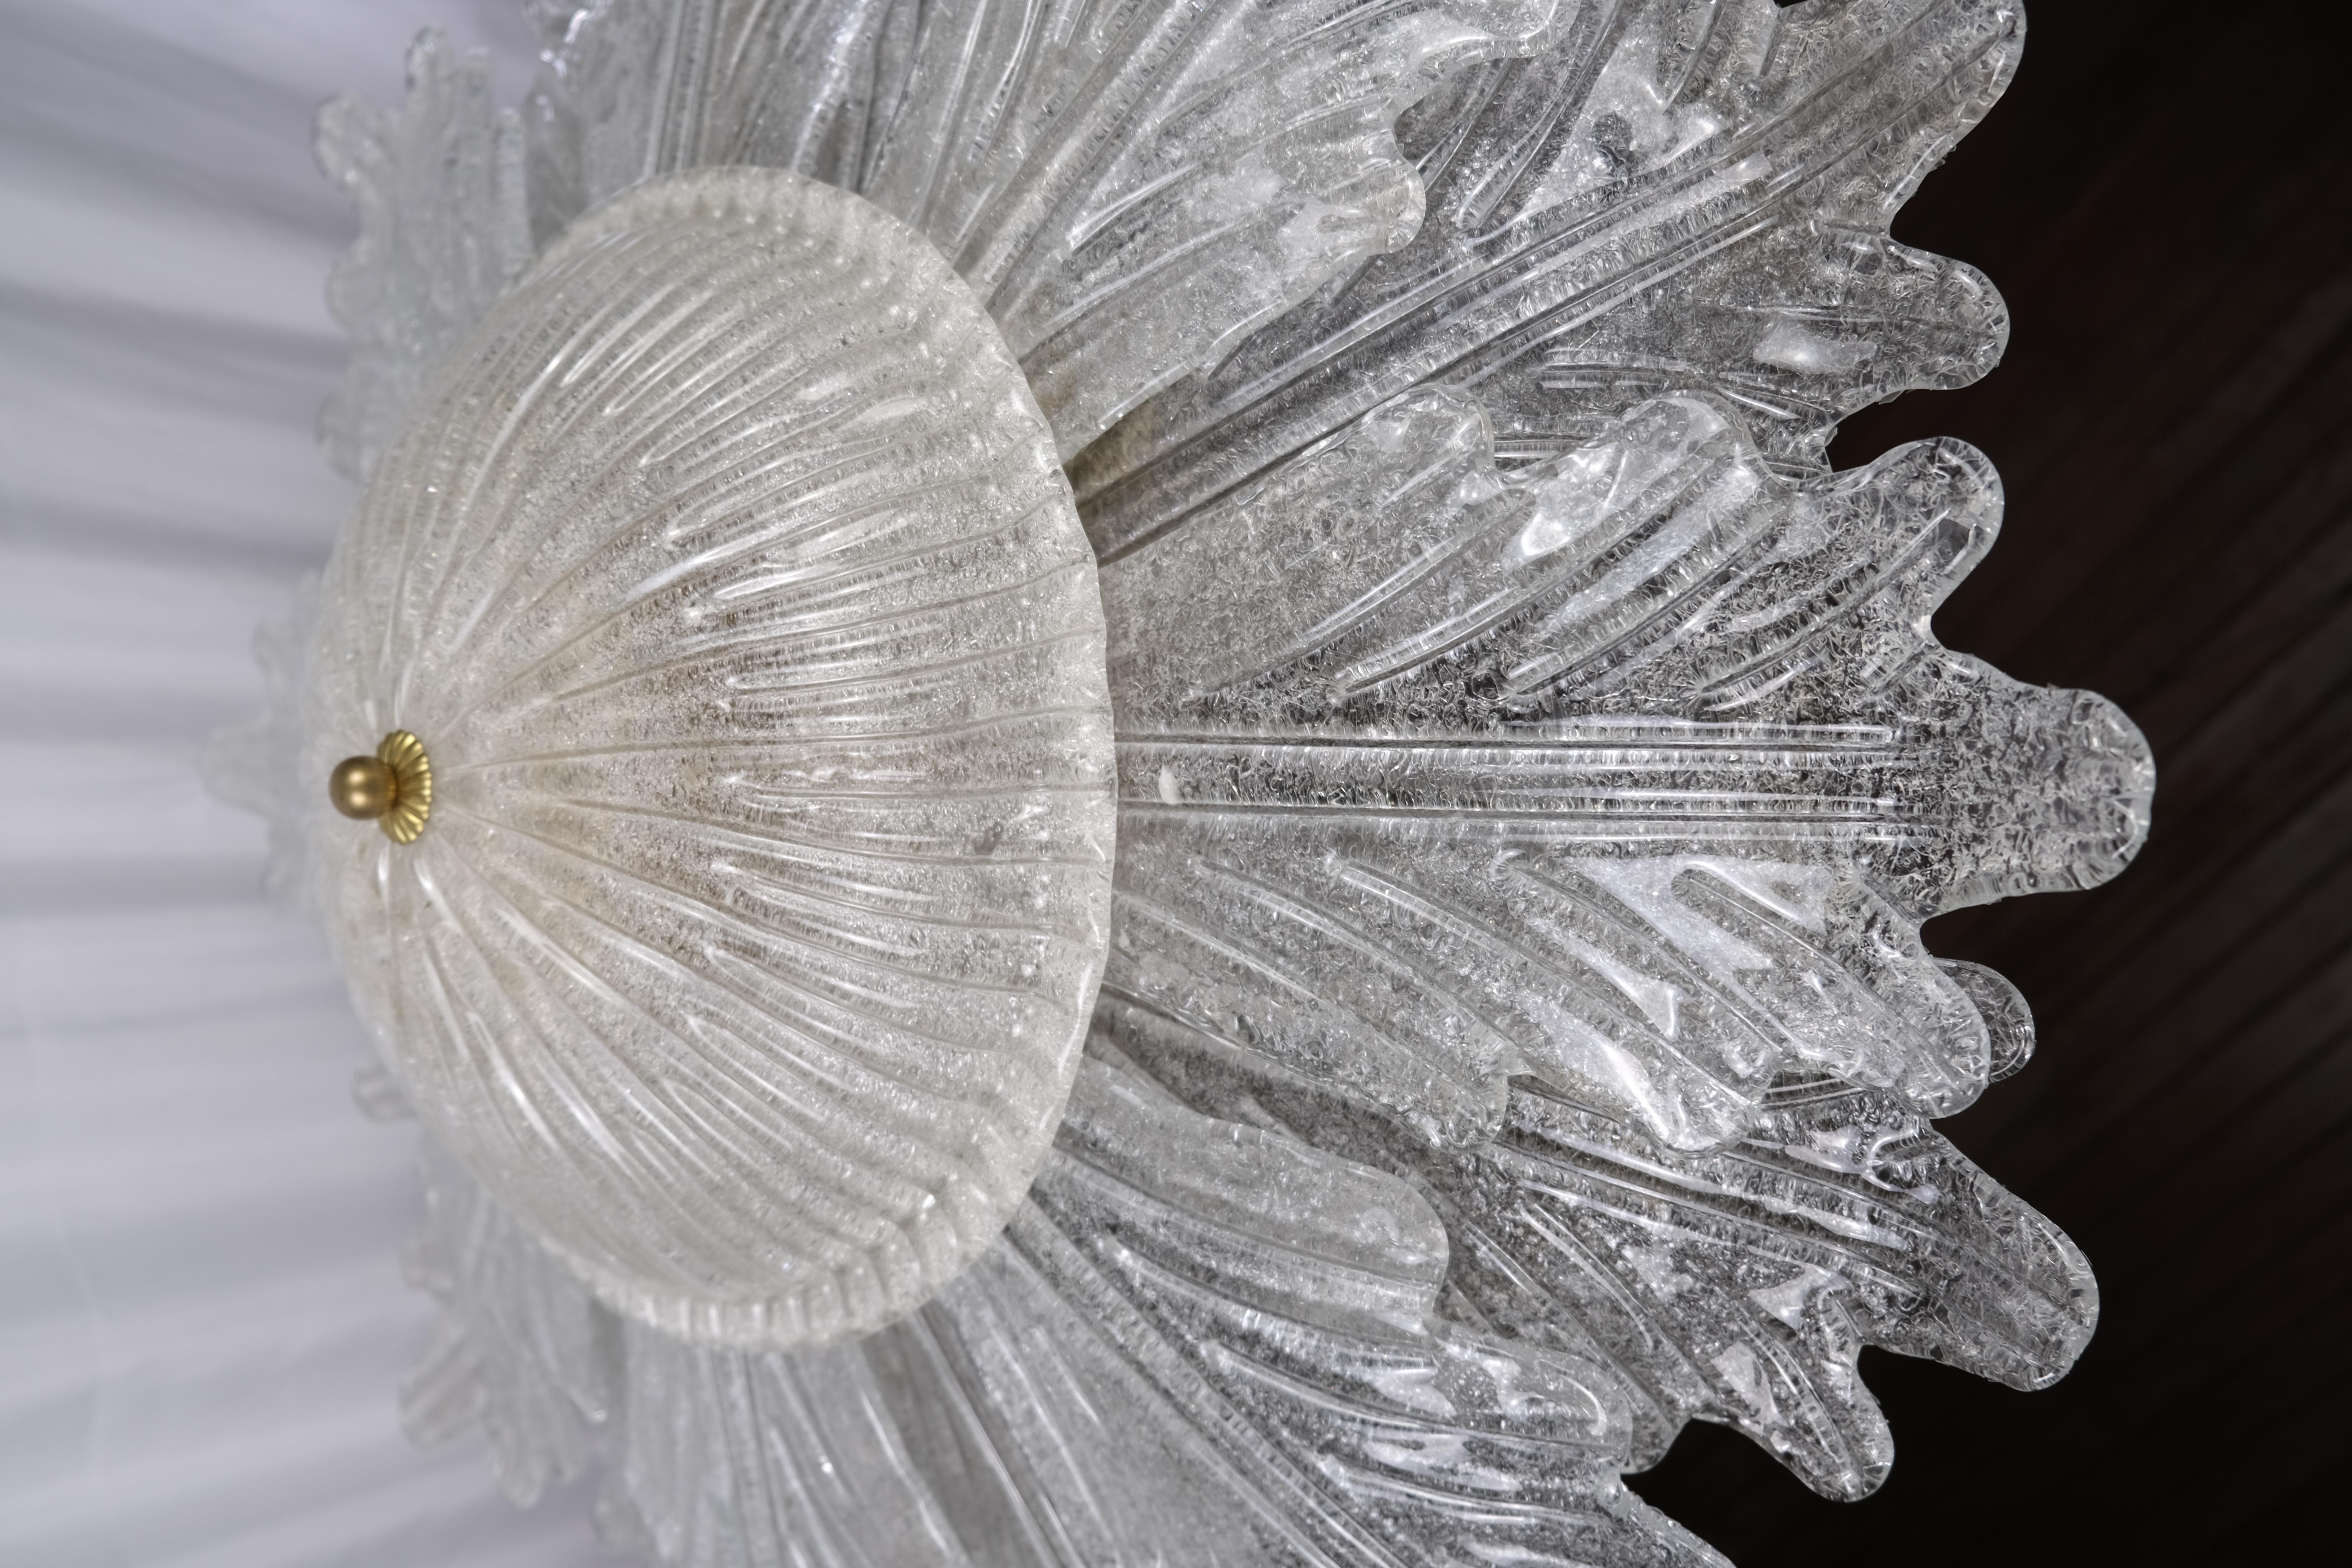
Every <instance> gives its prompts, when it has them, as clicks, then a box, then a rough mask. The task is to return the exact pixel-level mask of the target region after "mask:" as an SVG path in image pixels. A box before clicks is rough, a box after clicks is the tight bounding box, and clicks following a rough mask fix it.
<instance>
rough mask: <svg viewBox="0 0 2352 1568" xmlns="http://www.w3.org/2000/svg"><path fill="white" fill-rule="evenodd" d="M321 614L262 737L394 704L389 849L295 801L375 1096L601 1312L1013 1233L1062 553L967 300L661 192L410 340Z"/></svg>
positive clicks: (1079, 837) (1073, 722)
mask: <svg viewBox="0 0 2352 1568" xmlns="http://www.w3.org/2000/svg"><path fill="white" fill-rule="evenodd" d="M441 374H442V390H441V391H440V392H439V394H438V395H437V400H436V402H435V403H434V404H433V405H431V406H430V407H429V408H428V409H426V410H425V411H423V412H422V414H421V415H420V416H419V417H418V419H417V420H416V422H415V425H414V426H413V428H412V429H411V430H410V431H409V433H408V434H407V435H406V436H405V437H404V438H403V439H402V440H400V441H399V442H397V443H396V444H395V445H394V447H393V448H392V449H391V451H390V452H389V453H387V454H386V456H385V457H384V458H383V461H382V462H381V463H379V464H378V465H377V467H376V468H375V472H374V474H373V479H372V480H371V482H370V484H369V486H368V489H367V491H366V493H365V494H364V496H363V497H362V500H361V504H360V509H359V512H358V515H357V516H356V517H355V518H354V519H353V520H352V524H351V526H350V527H349V528H348V529H347V530H346V531H345V532H344V534H343V536H342V539H341V542H340V543H339V545H338V548H337V550H336V552H335V555H334V558H333V560H332V562H331V563H330V565H329V567H328V570H327V574H326V579H325V582H324V584H323V586H322V591H321V595H320V609H319V616H318V623H317V626H318V630H317V633H316V640H315V642H314V645H313V647H312V650H311V655H310V712H309V714H308V718H307V725H306V747H307V752H306V755H305V757H304V766H305V768H306V770H307V771H309V772H310V773H317V774H318V775H319V776H320V777H321V778H323V777H325V770H326V769H327V768H328V767H329V766H331V763H332V762H333V759H334V757H335V756H337V755H340V754H341V753H342V752H348V751H351V750H353V749H356V748H358V747H361V746H362V745H364V743H365V742H368V741H369V740H370V739H371V738H372V737H373V736H375V735H376V734H378V733H380V732H381V731H384V730H387V729H390V728H394V727H399V728H404V729H407V730H409V731H413V732H414V733H415V734H416V735H417V736H418V737H419V738H420V739H421V740H422V741H423V742H424V743H425V748H426V750H427V752H428V753H429V755H430V756H431V758H432V763H433V770H434V786H435V793H434V800H433V806H432V815H431V816H430V817H429V819H428V820H427V822H426V824H425V830H424V833H423V835H422V836H421V837H420V838H419V839H418V841H417V842H416V843H415V844H414V845H412V846H394V845H389V844H386V843H384V842H383V839H382V837H381V836H379V835H376V834H373V833H371V832H366V831H363V830H362V831H354V827H355V826H356V825H354V824H352V823H349V822H345V821H342V820H341V819H340V818H338V817H336V816H333V815H331V813H329V812H328V811H327V810H326V809H325V807H324V805H323V804H321V805H320V806H318V807H316V808H314V809H313V811H312V816H311V827H310V856H311V863H312V865H313V867H314V868H315V871H316V873H317V875H318V877H319V878H320V895H321V901H322V904H323V906H324V908H325V910H326V912H327V916H328V925H329V930H330V931H331V935H332V936H333V938H334V941H335V947H336V951H337V952H338V954H339V955H340V957H341V961H342V963H343V967H344V970H345V972H346V973H348V974H349V975H350V976H351V979H352V987H353V994H354V995H355V996H356V998H357V1000H358V1002H359V1005H360V1010H361V1013H362V1016H364V1017H365V1018H366V1019H367V1021H368V1022H369V1023H370V1024H371V1025H373V1026H374V1028H375V1030H376V1033H377V1036H378V1037H379V1038H380V1039H381V1040H382V1042H383V1047H384V1053H385V1058H386V1060H387V1063H388V1065H389V1066H390V1068H392V1071H393V1074H394V1079H395V1080H396V1081H397V1083H398V1085H399V1086H400V1087H401V1089H404V1091H405V1092H406V1094H407V1097H408V1099H409V1100H410V1102H411V1103H412V1104H413V1105H415V1107H416V1108H417V1109H418V1110H420V1111H422V1112H423V1113H424V1114H425V1117H426V1118H427V1120H428V1121H430V1122H431V1124H432V1126H433V1127H434V1129H435V1131H436V1133H437V1134H438V1135H439V1136H440V1137H441V1138H443V1139H444V1140H446V1142H447V1143H448V1144H449V1146H450V1147H451V1148H452V1149H453V1150H454V1151H456V1152H457V1153H458V1155H459V1156H460V1157H461V1158H462V1159H463V1160H464V1161H465V1162H466V1163H467V1165H468V1166H469V1168H471V1169H473V1170H475V1171H477V1172H478V1173H480V1174H481V1176H482V1178H483V1180H485V1181H486V1182H488V1184H489V1185H490V1187H491V1188H492V1190H493V1191H494V1192H496V1193H497V1194H498V1195H499V1199H500V1201H501V1202H503V1203H505V1204H507V1205H509V1206H510V1207H511V1208H512V1209H513V1210H514V1212H515V1213H516V1214H517V1215H520V1216H521V1217H522V1218H523V1219H524V1220H525V1221H526V1222H527V1223H528V1224H530V1226H532V1228H533V1229H534V1230H535V1232H536V1233H537V1234H538V1235H539V1236H540V1237H542V1238H543V1239H544V1240H545V1241H546V1243H547V1244H548V1245H550V1246H551V1247H554V1248H556V1249H557V1250H558V1251H560V1252H561V1253H562V1255H563V1256H564V1257H565V1258H566V1259H567V1260H568V1261H569V1262H570V1263H571V1265H572V1267H573V1268H575V1269H576V1270H577V1271H578V1272H579V1273H580V1275H581V1276H582V1278H583V1279H585V1280H587V1281H588V1282H589V1283H590V1285H591V1286H592V1287H593V1289H594V1290H595V1292H596V1294H597V1296H598V1298H599V1299H600V1300H604V1301H605V1302H606V1303H608V1304H609V1305H611V1306H612V1307H613V1308H614V1309H615V1310H619V1311H621V1312H624V1313H625V1314H627V1315H629V1316H631V1317H633V1318H636V1319H639V1320H642V1321H646V1322H651V1323H657V1324H661V1325H663V1326H665V1327H667V1328H670V1329H672V1330H675V1331H680V1332H690V1333H694V1334H698V1335H701V1336H704V1337H709V1338H713V1339H719V1340H725V1341H730V1342H731V1341H740V1342H753V1343H781V1344H790V1343H796V1342H802V1341H806V1340H817V1339H824V1338H829V1337H833V1336H835V1335H839V1334H842V1333H845V1332H850V1331H859V1330H864V1329H869V1328H872V1327H875V1326H876V1325H877V1324H878V1323H880V1322H882V1321H887V1319H889V1318H890V1317H893V1316H895V1315H897V1314H898V1313H900V1312H903V1311H905V1310H908V1309H909V1308H911V1307H912V1306H914V1305H915V1304H916V1303H917V1302H918V1301H919V1300H922V1299H923V1298H924V1297H925V1296H927V1295H928V1294H929V1293H930V1292H931V1291H932V1290H933V1289H937V1288H938V1286H939V1285H940V1284H941V1283H944V1282H945V1281H946V1280H947V1279H950V1278H951V1277H952V1276H953V1275H954V1274H955V1273H956V1271H957V1270H958V1269H960V1268H961V1267H962V1266H963V1265H964V1264H965V1263H966V1262H967V1261H968V1260H969V1259H970V1258H971V1256H972V1255H973V1254H974V1253H975V1252H977V1251H978V1250H979V1249H980V1248H982V1247H985V1246H986V1245H988V1243H989V1242H990V1241H991V1240H992V1239H993V1238H994V1237H995V1234H996V1232H997V1231H998V1229H999V1228H1000V1227H1002V1226H1003V1223H1004V1217H1005V1215H1006V1213H1007V1212H1008V1211H1009V1209H1010V1208H1011V1206H1012V1205H1013V1204H1014V1203H1016V1202H1017V1201H1018V1200H1019V1199H1020V1197H1021V1194H1023V1192H1024V1190H1025V1189H1026V1188H1027V1186H1028V1184H1029V1178H1030V1176H1031V1175H1032V1174H1033V1173H1034V1171H1035V1169H1036V1165H1037V1163H1038V1161H1039V1160H1041V1159H1042V1158H1043V1157H1044V1154H1045V1144H1046V1141H1047V1140H1048V1139H1050V1138H1051V1137H1052V1135H1053V1130H1054V1127H1055V1123H1056V1122H1057V1121H1059V1119H1060V1114H1061V1106H1062V1100H1063V1097H1064V1095H1065V1094H1066V1092H1067V1090H1068V1086H1069V1081H1070V1074H1071V1073H1072V1071H1073V1070H1075V1068H1076V1061H1077V1054H1078V1047H1079V1043H1080V1040H1081V1038H1082V1037H1083V1035H1084V1033H1085V1030H1086V1024H1087V1010H1088V1008H1089V1007H1090V1006H1091V1005H1092V1002H1093V998H1094V992H1095V985H1096V982H1097V977H1098V976H1099V974H1100V972H1101V964H1102V938H1103V931H1104V928H1105V921H1106V917H1107V904H1108V880H1109V875H1110V858H1111V842H1112V835H1113V830H1114V825H1113V816H1112V810H1113V808H1112V804H1111V795H1110V755H1111V752H1110V710H1109V701H1108V694H1107V690H1106V688H1105V684H1104V675H1103V662H1102V646H1103V630H1102V611H1101V607H1100V603H1099V600H1098V598H1097V593H1096V589H1095V583H1094V567H1093V561H1092V556H1091V553H1090V552H1088V551H1087V545H1086V540H1085V536H1084V534H1083V532H1082V531H1080V529H1079V526H1078V521H1077V517H1076V513H1075V511H1074V510H1072V507H1071V504H1070V497H1069V488H1068V486H1067V485H1066V483H1065V481H1064V480H1063V478H1062V474H1061V470H1060V468H1059V465H1058V464H1057V463H1056V462H1055V458H1054V453H1053V446H1052V438H1051V434H1050V432H1049V431H1048V430H1047V428H1046V426H1045V421H1044V419H1043V417H1042V416H1040V415H1039V414H1038V412H1037V409H1036V405H1035V403H1034V400H1033V399H1032V397H1031V396H1030V394H1029V390H1028V385H1027V384H1026V382H1025V381H1024V379H1023V378H1022V376H1021V374H1020V372H1019V370H1018V368H1017V367H1016V366H1015V365H1014V363H1013V359H1012V356H1011V355H1010V354H1009V353H1007V352H1006V351H1005V349H1004V346H1003V340H1002V338H1001V337H1000V335H999V334H998V333H997V331H996V329H995V327H994V325H993V324H992V322H991V321H990V320H989V318H988V317H987V315H986V314H985V313H984V312H982V310H980V308H979V307H978V305H977V304H976V303H975V302H974V300H972V297H971V291H970V289H968V288H967V287H966V286H965V285H964V284H963V282H962V281H961V279H958V278H957V277H956V276H955V275H954V274H953V273H952V272H950V270H949V269H948V268H947V267H946V266H945V265H944V264H943V263H942V262H941V261H940V259H939V257H938V255H937V253H936V252H935V251H933V250H932V249H931V248H930V247H929V246H927V245H925V244H923V243H922V242H921V241H920V239H919V238H918V237H915V236H913V235H912V234H910V233H909V232H908V231H907V230H906V229H905V227H904V226H902V225H900V224H898V223H897V222H896V221H894V220H892V219H891V218H889V217H887V216H885V215H884V214H882V213H880V212H878V211H877V210H876V209H875V208H873V207H872V206H871V205H868V204H866V203H865V202H864V201H861V200H860V199H859V198H857V197H856V196H853V195H847V194H845V193H844V192H840V191H836V190H834V189H832V188H830V187H828V186H824V185H820V184H814V183H813V182H810V181H807V180H804V179H802V178H800V177H799V176H797V175H794V174H788V173H784V172H782V171H773V170H738V171H724V172H717V173H709V174H686V175H679V176H676V177H673V178H671V179H669V180H666V181H663V182H660V183H657V184H650V185H646V186H644V187H641V188H639V189H637V190H635V191H633V192H631V193H629V194H628V195H625V196H623V197H621V198H620V199H619V200H617V201H614V202H613V203H611V204H609V205H606V206H604V207H603V208H601V209H600V210H599V211H598V212H597V213H596V214H594V215H593V216H590V217H588V218H586V219H583V221H582V222H580V223H578V224H575V225H574V226H572V229H571V230H570V231H569V232H568V233H567V234H566V235H565V237H564V238H563V240H562V242H561V243H560V244H558V245H556V246H554V247H551V248H550V249H549V250H548V251H547V252H546V253H545V254H544V255H543V256H541V258H539V260H538V262H537V264H536V265H535V266H534V267H533V268H531V269H530V271H529V272H528V273H527V274H526V275H524V276H523V277H522V278H521V279H520V281H518V282H517V283H516V284H515V286H514V287H513V289H511V290H509V292H508V293H507V294H506V295H505V297H504V298H503V299H501V300H499V302H498V303H497V304H496V305H495V306H494V307H492V308H491V309H490V310H489V311H488V314H487V315H486V317H485V318H484V319H483V320H482V321H481V322H480V323H479V324H478V326H477V327H476V328H475V329H474V331H472V332H471V333H470V335H468V336H467V337H466V338H465V339H464V340H463V341H462V342H461V344H460V346H459V347H458V349H457V351H456V353H455V355H454V358H453V361H452V363H448V364H446V365H445V366H444V367H443V368H442V373H441Z"/></svg>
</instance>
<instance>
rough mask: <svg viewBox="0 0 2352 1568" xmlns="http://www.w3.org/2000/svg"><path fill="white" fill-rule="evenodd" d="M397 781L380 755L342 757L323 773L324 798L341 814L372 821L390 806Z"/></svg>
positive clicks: (398, 782) (397, 785) (397, 789)
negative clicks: (324, 782)
mask: <svg viewBox="0 0 2352 1568" xmlns="http://www.w3.org/2000/svg"><path fill="white" fill-rule="evenodd" d="M399 789H400V781H399V779H398V778H397V777H396V776H395V775H394V773H393V771H392V764H391V763H387V762H385V761H384V760H383V758H382V757H345V758H344V759H343V760H342V761H341V762H340V763H336V764H335V771H334V772H333V773H329V774H328V775H327V798H328V799H329V800H331V801H333V802H334V803H335V809H336V810H337V811H340V812H341V813H342V814H343V815H344V816H350V817H356V818H357V819H358V820H360V821H362V822H368V821H372V820H373V819H374V818H376V817H379V816H383V814H384V813H385V812H387V811H390V810H391V809H392V803H393V800H394V796H395V795H396V794H397V793H398V791H399Z"/></svg>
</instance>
